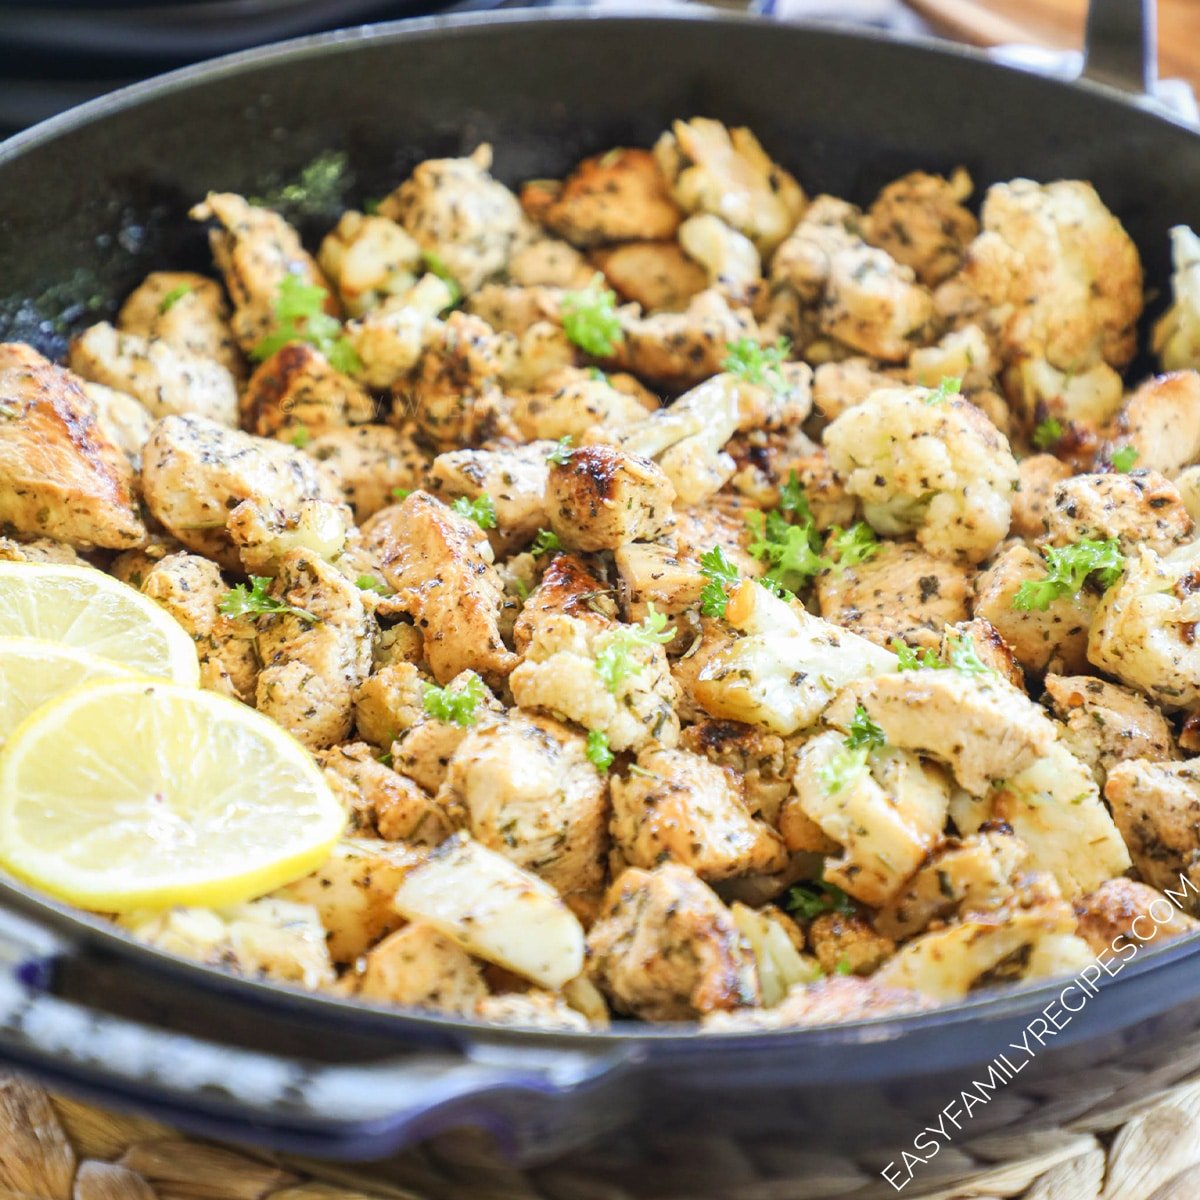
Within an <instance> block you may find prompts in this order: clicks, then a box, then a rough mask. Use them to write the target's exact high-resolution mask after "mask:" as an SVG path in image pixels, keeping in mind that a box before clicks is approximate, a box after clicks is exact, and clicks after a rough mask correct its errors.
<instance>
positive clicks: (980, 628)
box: [939, 616, 1026, 692]
mask: <svg viewBox="0 0 1200 1200" xmlns="http://www.w3.org/2000/svg"><path fill="white" fill-rule="evenodd" d="M939 653H940V655H941V658H942V661H943V662H948V663H953V662H954V660H955V656H956V655H959V656H962V655H964V654H966V656H967V662H968V664H969V666H968V669H975V670H978V667H975V666H974V664H973V663H971V658H972V657H974V658H975V659H978V661H979V663H980V664H981V665H982V666H983V667H984V668H985V669H986V670H989V671H991V672H993V673H994V674H995V675H998V676H999V677H1000V678H1001V679H1006V680H1008V682H1009V683H1011V684H1012V685H1013V687H1015V688H1017V689H1018V690H1019V691H1022V692H1023V691H1025V690H1026V689H1025V672H1024V670H1023V669H1022V668H1021V664H1020V663H1019V662H1018V661H1017V656H1016V655H1015V654H1014V653H1013V652H1012V647H1011V646H1009V644H1008V643H1007V642H1006V641H1005V640H1004V639H1003V638H1002V637H1001V636H1000V633H999V631H998V630H997V629H996V627H995V625H993V624H992V623H991V621H989V620H987V619H986V618H984V617H981V616H977V617H973V618H972V619H971V620H970V621H959V622H958V624H956V625H947V626H946V628H945V629H943V630H942V644H941V646H940V648H939Z"/></svg>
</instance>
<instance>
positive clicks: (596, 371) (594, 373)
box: [587, 367, 608, 383]
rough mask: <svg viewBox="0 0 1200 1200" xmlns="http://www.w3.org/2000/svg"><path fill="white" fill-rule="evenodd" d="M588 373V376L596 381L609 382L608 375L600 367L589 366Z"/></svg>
mask: <svg viewBox="0 0 1200 1200" xmlns="http://www.w3.org/2000/svg"><path fill="white" fill-rule="evenodd" d="M587 373H588V378H589V379H592V380H595V382H596V383H607V382H608V376H607V375H606V374H605V373H604V372H603V371H602V370H600V368H599V367H588V369H587Z"/></svg>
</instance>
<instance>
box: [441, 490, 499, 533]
mask: <svg viewBox="0 0 1200 1200" xmlns="http://www.w3.org/2000/svg"><path fill="white" fill-rule="evenodd" d="M450 507H451V509H453V511H454V512H456V513H458V515H459V516H460V517H466V518H467V520H468V521H474V522H475V524H476V525H478V526H479V528H480V529H495V528H496V506H495V504H493V503H492V498H491V496H489V495H488V494H487V492H483V493H482V494H480V495H478V496H476V497H475V499H474V500H468V499H467V497H466V496H459V498H458V499H457V500H455V502H454V503H453V504H452V505H450Z"/></svg>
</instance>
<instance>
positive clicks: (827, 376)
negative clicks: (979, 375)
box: [812, 357, 940, 421]
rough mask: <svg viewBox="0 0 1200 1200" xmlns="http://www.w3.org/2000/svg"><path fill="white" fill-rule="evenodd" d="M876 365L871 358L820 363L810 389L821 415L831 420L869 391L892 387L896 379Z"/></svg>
mask: <svg viewBox="0 0 1200 1200" xmlns="http://www.w3.org/2000/svg"><path fill="white" fill-rule="evenodd" d="M876 365H877V364H876V363H875V362H874V361H873V360H872V359H869V358H859V357H854V358H844V359H842V360H841V361H839V362H824V363H821V364H820V365H819V366H818V367H817V368H816V369H815V370H814V371H813V389H812V393H813V405H814V406H815V407H816V410H817V411H818V412H819V413H820V414H821V416H823V417H825V418H826V420H829V421H833V420H835V419H836V418H837V417H840V416H841V415H842V413H844V412H845V411H846V409H848V408H853V407H854V406H855V405H856V404H861V403H862V402H863V401H864V400H866V399H867V397H868V396H870V395H871V393H872V392H878V391H882V390H883V389H885V388H894V387H895V386H896V380H895V378H894V377H893V376H891V375H885V374H884V373H883V372H882V371H877V370H876V369H875V367H876ZM938 382H940V381H938Z"/></svg>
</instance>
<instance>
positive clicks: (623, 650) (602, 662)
mask: <svg viewBox="0 0 1200 1200" xmlns="http://www.w3.org/2000/svg"><path fill="white" fill-rule="evenodd" d="M674 636H675V628H674V626H671V627H670V628H668V626H667V618H666V614H665V613H660V612H658V611H657V610H656V609H655V607H654V605H653V604H650V605H648V606H647V610H646V619H645V620H644V621H642V623H641V624H640V625H622V626H621V628H620V629H617V630H616V631H614V632H613V633H612V634H611V635H610V636H609V640H608V644H607V645H606V646H605V647H604V649H603V650H601V651H600V653H599V654H597V655H596V664H595V666H596V674H597V675H599V676H600V679H601V680H602V681H603V683H604V686H605V687H606V688H608V690H609V691H610V692H612V693H613V694H614V695H616V693H617V691H618V690H619V689H620V687H621V684H622V683H624V682H625V680H627V679H629V678H630V677H631V676H634V675H640V674H641V673H642V671H643V670H644V669H645V665H646V664H645V663H642V662H639V661H638V660H637V659H636V658H634V656H633V651H634V650H635V649H637V648H638V647H640V646H654V645H662V644H663V643H664V642H669V641H670V640H671V639H672V638H673V637H674Z"/></svg>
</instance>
